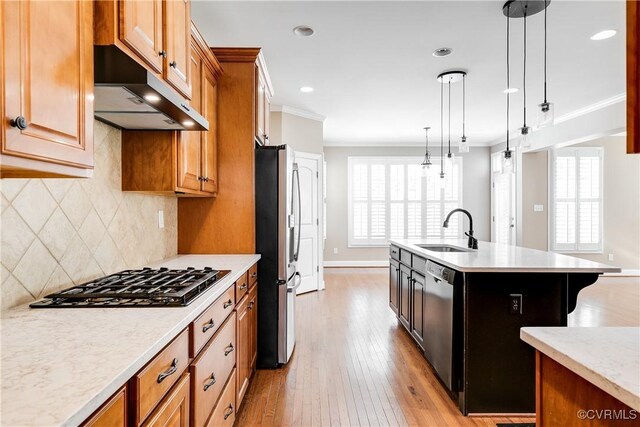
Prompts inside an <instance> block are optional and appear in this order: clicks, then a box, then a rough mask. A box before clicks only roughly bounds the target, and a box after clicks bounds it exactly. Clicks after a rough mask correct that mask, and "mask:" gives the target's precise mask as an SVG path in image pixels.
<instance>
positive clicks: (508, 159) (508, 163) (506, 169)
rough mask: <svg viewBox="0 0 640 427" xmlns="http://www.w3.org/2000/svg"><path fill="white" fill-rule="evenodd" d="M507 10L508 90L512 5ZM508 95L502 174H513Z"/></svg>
mask: <svg viewBox="0 0 640 427" xmlns="http://www.w3.org/2000/svg"><path fill="white" fill-rule="evenodd" d="M505 7H506V8H507V14H506V16H507V88H510V87H511V85H510V80H509V12H510V8H511V3H510V2H509V3H507V4H506V5H505ZM506 93H507V149H506V150H504V152H503V157H502V173H512V172H513V158H512V156H511V155H512V152H511V150H510V149H509V98H510V96H511V93H510V92H509V91H507V92H506Z"/></svg>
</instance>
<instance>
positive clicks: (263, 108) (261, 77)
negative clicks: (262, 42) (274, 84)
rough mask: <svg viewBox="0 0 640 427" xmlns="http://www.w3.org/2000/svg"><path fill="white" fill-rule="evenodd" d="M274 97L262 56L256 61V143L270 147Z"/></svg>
mask: <svg viewBox="0 0 640 427" xmlns="http://www.w3.org/2000/svg"><path fill="white" fill-rule="evenodd" d="M272 95H273V90H272V88H271V80H270V79H269V75H268V73H267V69H266V66H265V63H264V59H263V57H262V54H260V55H258V59H257V61H256V100H255V113H256V118H255V130H256V141H258V142H259V143H260V144H262V145H269V131H270V126H269V121H270V120H271V96H272Z"/></svg>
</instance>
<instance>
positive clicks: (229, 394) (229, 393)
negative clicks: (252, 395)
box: [207, 369, 236, 427]
mask: <svg viewBox="0 0 640 427" xmlns="http://www.w3.org/2000/svg"><path fill="white" fill-rule="evenodd" d="M235 421H236V370H235V369H234V370H233V372H232V373H231V377H229V381H227V384H226V385H225V386H224V390H223V391H222V396H220V400H219V401H218V404H217V405H216V408H215V409H214V410H213V414H211V418H209V421H208V422H207V427H214V426H216V427H217V426H229V427H231V426H233V424H234V423H235Z"/></svg>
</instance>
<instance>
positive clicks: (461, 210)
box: [442, 208, 478, 249]
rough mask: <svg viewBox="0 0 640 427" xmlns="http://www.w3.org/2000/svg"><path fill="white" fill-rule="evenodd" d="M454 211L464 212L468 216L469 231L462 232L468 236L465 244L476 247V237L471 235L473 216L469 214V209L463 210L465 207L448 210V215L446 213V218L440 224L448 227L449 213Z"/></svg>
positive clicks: (472, 247) (451, 213)
mask: <svg viewBox="0 0 640 427" xmlns="http://www.w3.org/2000/svg"><path fill="white" fill-rule="evenodd" d="M456 212H462V213H463V214H465V215H466V216H467V217H468V218H469V232H468V233H464V235H465V236H468V237H469V241H468V242H467V246H468V247H469V248H471V249H478V239H476V238H475V237H473V218H471V214H470V213H469V211H467V210H465V209H459V208H458V209H454V210H452V211H451V212H449V215H447V218H446V219H445V220H444V223H443V224H442V226H443V227H444V228H447V227H449V218H451V215H453V214H454V213H456Z"/></svg>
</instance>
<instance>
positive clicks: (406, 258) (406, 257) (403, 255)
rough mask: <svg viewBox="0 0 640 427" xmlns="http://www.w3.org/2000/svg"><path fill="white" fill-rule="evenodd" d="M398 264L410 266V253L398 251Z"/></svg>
mask: <svg viewBox="0 0 640 427" xmlns="http://www.w3.org/2000/svg"><path fill="white" fill-rule="evenodd" d="M400 262H401V263H403V264H405V265H406V266H407V267H410V266H411V252H409V251H407V250H404V249H402V250H400Z"/></svg>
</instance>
